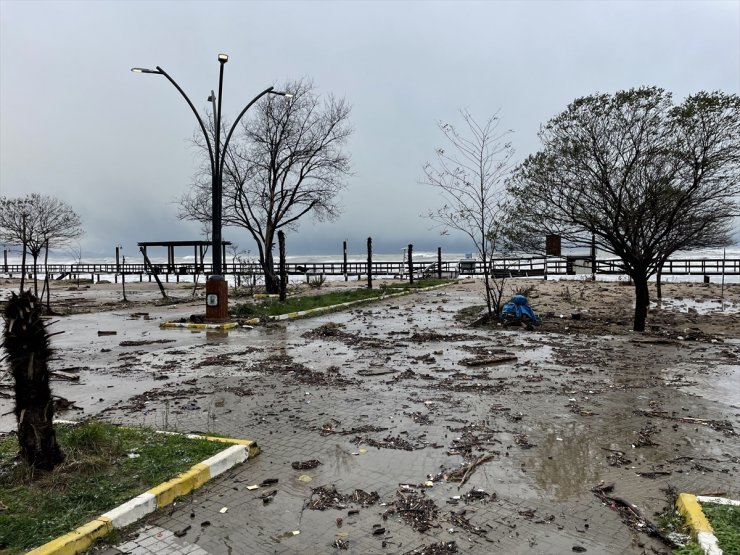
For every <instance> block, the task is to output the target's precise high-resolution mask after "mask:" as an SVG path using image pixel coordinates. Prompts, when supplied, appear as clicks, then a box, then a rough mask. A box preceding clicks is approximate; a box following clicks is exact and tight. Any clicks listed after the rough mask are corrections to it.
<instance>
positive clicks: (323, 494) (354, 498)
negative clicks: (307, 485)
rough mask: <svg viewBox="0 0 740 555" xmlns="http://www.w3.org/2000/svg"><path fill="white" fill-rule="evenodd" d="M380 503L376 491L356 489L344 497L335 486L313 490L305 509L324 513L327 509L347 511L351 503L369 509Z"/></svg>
mask: <svg viewBox="0 0 740 555" xmlns="http://www.w3.org/2000/svg"><path fill="white" fill-rule="evenodd" d="M378 501H380V496H379V495H378V493H377V492H375V491H373V492H370V493H368V492H366V491H363V490H361V489H356V490H355V491H353V492H352V493H351V494H349V495H343V494H341V493H339V492H338V491H337V488H336V487H334V486H331V487H329V486H321V487H318V488H314V489H313V490H311V498H310V499H309V500H308V501H307V502H306V504H305V507H306V508H308V509H311V510H315V511H324V510H326V509H346V508H347V505H349V504H350V503H354V504H357V505H360V506H362V507H369V506H370V505H374V504H375V503H377V502H378Z"/></svg>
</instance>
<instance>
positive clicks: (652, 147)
mask: <svg viewBox="0 0 740 555" xmlns="http://www.w3.org/2000/svg"><path fill="white" fill-rule="evenodd" d="M539 136H540V140H541V141H542V144H543V148H542V150H541V151H540V152H538V153H536V154H534V155H532V156H530V157H529V158H527V160H526V161H525V162H524V163H523V164H522V165H521V166H520V167H519V168H518V169H517V172H516V178H515V179H514V181H513V182H512V184H511V189H510V190H511V192H512V193H513V195H514V196H515V197H516V198H517V199H518V205H519V209H520V210H521V211H522V212H523V213H526V214H527V216H528V217H527V218H526V219H524V220H523V221H522V226H525V227H526V228H527V229H528V231H529V232H530V233H531V234H539V235H540V236H541V235H542V234H543V233H559V234H561V235H563V236H564V237H565V238H566V239H569V240H572V241H574V242H578V241H579V240H583V238H584V236H586V237H590V236H591V235H592V234H593V236H594V237H595V240H596V243H597V245H598V247H599V248H601V249H602V250H605V251H607V252H610V253H613V254H614V255H616V256H618V257H619V258H620V259H621V260H622V265H623V268H624V271H625V273H626V274H627V275H628V276H630V278H632V280H633V282H634V285H635V314H634V330H635V331H643V330H644V329H645V321H646V318H647V312H648V307H649V301H650V296H649V291H648V280H649V279H650V277H651V276H653V275H654V274H655V273H656V272H657V271H658V270H659V269H660V267H661V266H662V264H663V263H664V262H665V260H666V259H667V258H668V257H669V256H670V255H671V254H672V253H674V252H676V250H679V249H696V248H706V247H716V246H722V245H724V244H727V243H728V242H729V241H730V234H731V231H732V226H733V223H734V221H735V220H734V218H735V217H736V216H737V215H738V212H739V209H740V204H739V203H738V195H740V97H738V96H737V95H727V94H724V93H721V92H713V93H705V92H701V93H698V94H696V95H693V96H690V97H689V98H687V99H686V100H685V101H684V102H683V103H682V104H680V105H678V106H674V105H673V104H672V100H671V95H670V93H668V92H666V91H664V90H663V89H660V88H657V87H643V88H639V89H631V90H629V91H620V92H617V93H616V94H614V95H608V94H600V95H593V96H587V97H583V98H579V99H577V100H575V101H574V102H573V103H572V104H570V105H569V106H568V108H567V109H566V110H565V111H564V112H563V113H561V114H560V115H558V116H556V117H555V118H553V119H551V120H550V121H549V122H548V123H547V125H545V126H544V127H543V129H542V130H541V131H540V134H539Z"/></svg>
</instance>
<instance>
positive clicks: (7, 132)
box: [0, 0, 740, 257]
mask: <svg viewBox="0 0 740 555" xmlns="http://www.w3.org/2000/svg"><path fill="white" fill-rule="evenodd" d="M220 52H224V53H227V54H228V55H229V61H228V63H227V64H226V67H225V78H224V98H223V113H224V116H231V117H232V118H233V117H234V116H236V114H238V113H239V111H240V110H241V108H242V107H243V106H244V105H245V104H246V103H247V102H248V101H249V100H250V99H251V98H252V97H253V96H254V95H255V94H257V93H258V92H259V91H261V90H263V89H264V88H266V87H267V86H270V85H272V84H279V83H281V82H283V81H285V80H286V79H294V78H299V77H303V76H306V77H310V78H312V79H313V80H314V82H315V85H316V86H317V88H318V90H319V92H320V93H333V94H335V95H337V96H342V97H345V98H346V99H347V101H348V102H349V103H350V104H351V105H352V114H351V123H352V126H353V128H354V130H355V132H354V134H353V136H352V138H351V140H350V142H349V143H348V145H347V149H348V151H349V152H350V153H351V155H352V159H353V171H354V175H353V176H352V177H350V178H349V179H348V180H347V190H346V192H345V193H344V195H343V197H342V199H341V203H342V205H343V207H344V210H343V214H342V216H341V217H340V219H338V220H337V221H335V222H332V223H313V222H312V221H311V220H306V221H304V222H303V223H302V225H301V226H300V230H299V231H298V232H297V233H290V234H288V236H287V242H288V254H289V255H291V254H292V255H295V254H309V253H313V254H329V253H340V252H341V242H342V240H343V239H345V238H347V239H349V241H350V251H351V252H353V253H354V252H358V253H359V252H362V251H363V249H364V246H365V240H366V238H367V237H368V236H372V237H373V238H374V244H375V249H374V250H375V251H376V252H384V253H394V252H399V253H400V251H401V249H402V248H403V247H404V246H405V245H407V244H409V243H413V244H414V245H415V248H416V249H417V250H422V249H427V250H431V249H433V248H436V247H437V246H442V248H443V250H444V251H446V252H451V251H455V252H470V251H472V247H471V246H470V245H468V244H467V243H465V242H464V241H461V240H460V238H459V237H455V236H452V237H440V236H439V233H438V231H435V230H433V229H431V225H430V222H428V221H426V220H424V219H423V218H421V217H420V215H421V214H423V213H425V212H426V211H427V210H428V209H430V208H434V207H436V206H438V205H439V204H440V203H441V198H440V197H439V195H438V193H437V192H436V191H434V190H432V189H430V188H429V187H428V186H424V185H422V184H420V180H421V177H422V170H421V168H422V165H423V164H424V162H426V161H428V160H431V159H432V158H433V155H434V149H435V147H436V146H441V145H442V144H444V143H443V141H442V137H441V134H440V132H439V131H438V130H437V127H436V125H437V122H438V121H440V120H443V121H451V122H458V121H459V114H458V111H459V109H461V108H465V109H468V110H469V111H470V112H471V113H472V114H473V116H474V117H475V118H476V119H478V120H479V121H483V120H485V119H487V118H488V117H489V116H490V115H492V114H493V113H494V112H496V110H499V109H500V110H501V112H500V115H501V118H502V125H503V126H505V127H506V128H510V129H512V130H514V134H513V135H512V141H513V145H514V147H515V148H516V151H517V154H516V159H517V161H519V160H522V159H523V158H525V157H526V156H527V155H528V154H530V153H532V152H535V151H536V150H537V149H538V146H539V143H538V139H537V131H538V129H539V127H540V125H541V124H543V123H544V122H546V121H547V120H548V119H549V118H551V117H553V116H555V115H556V114H558V113H559V112H561V111H562V110H563V109H564V108H565V107H566V106H567V104H568V103H569V102H571V101H572V100H573V99H575V98H577V97H579V96H584V95H587V94H591V93H594V92H614V91H616V90H620V89H628V88H631V87H638V86H641V85H657V86H660V87H663V88H665V89H667V90H669V91H671V92H672V93H673V94H674V100H675V101H681V100H682V99H683V98H684V97H685V96H687V95H689V94H691V93H694V92H696V91H699V90H722V91H725V92H728V93H740V2H737V1H723V2H711V1H700V2H692V1H681V2H672V1H652V2H650V1H644V2H628V1H616V2H607V1H591V2H586V1H581V2H559V1H549V2H537V1H529V2H495V1H487V2H429V1H418V2H410V1H409V2H391V1H371V2H358V1H354V2H339V1H333V2H317V1H301V2H289V1H283V2H280V1H273V2H240V1H230V2H212V1H209V2H200V1H179V2H175V1H169V2H165V1H159V2H158V1H133V0H127V1H120V2H118V1H113V0H109V1H83V2H67V1H62V0H57V1H52V2H44V1H35V0H32V1H18V0H0V195H4V196H11V197H13V196H22V195H24V194H26V193H30V192H38V193H42V194H49V195H54V196H56V197H59V198H61V199H63V200H64V201H66V202H68V203H69V204H71V205H72V207H73V208H74V209H75V210H76V211H77V212H78V213H79V214H80V215H81V217H82V220H83V224H84V227H85V230H86V235H85V237H84V239H83V241H82V247H83V256H90V257H91V256H94V255H106V254H107V255H110V254H112V252H113V249H114V247H115V245H116V244H119V243H120V244H123V246H124V250H125V252H127V253H130V254H131V255H133V254H135V253H136V242H137V241H159V240H175V239H178V240H187V239H201V238H202V237H200V236H199V229H198V226H197V225H196V224H192V223H187V222H181V221H178V220H177V218H176V213H177V207H176V205H175V200H176V199H177V198H178V197H179V196H180V195H181V194H182V193H183V192H184V191H185V190H186V189H187V188H188V187H189V185H190V183H191V179H192V176H193V173H194V170H195V168H196V166H197V160H196V153H195V151H194V150H193V148H192V147H191V144H190V138H191V137H192V134H193V132H194V130H195V126H196V121H195V118H194V117H193V115H192V113H191V112H190V110H189V108H188V106H187V104H185V102H184V101H183V100H182V98H181V97H180V96H179V95H178V93H177V91H176V90H175V89H174V88H173V87H172V86H171V85H170V84H169V83H168V82H167V81H166V79H164V78H163V77H161V76H158V75H137V74H133V73H131V72H130V71H129V70H130V68H131V67H134V66H141V67H152V68H153V67H155V66H157V65H159V66H161V67H163V68H164V69H165V70H167V72H168V73H170V75H172V77H173V78H174V79H175V80H177V81H178V83H179V84H180V85H181V86H182V87H183V89H184V90H185V91H186V92H187V93H188V95H189V96H190V97H191V99H192V100H193V102H194V103H195V105H196V107H197V108H198V109H200V110H205V108H206V105H207V104H208V103H207V100H206V99H207V97H208V94H209V92H210V90H211V89H217V88H218V61H217V55H218V54H219V53H220ZM224 238H225V239H228V240H231V241H234V242H236V243H238V244H239V245H241V246H242V247H243V248H244V249H251V250H252V252H254V246H253V244H252V242H251V240H249V239H248V237H247V235H246V232H245V231H243V230H234V229H226V230H225V231H224ZM183 254H184V253H183Z"/></svg>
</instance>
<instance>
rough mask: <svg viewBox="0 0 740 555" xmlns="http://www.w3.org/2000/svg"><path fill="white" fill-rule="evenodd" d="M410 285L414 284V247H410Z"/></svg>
mask: <svg viewBox="0 0 740 555" xmlns="http://www.w3.org/2000/svg"><path fill="white" fill-rule="evenodd" d="M408 254H409V283H410V284H411V285H413V284H414V245H409V250H408Z"/></svg>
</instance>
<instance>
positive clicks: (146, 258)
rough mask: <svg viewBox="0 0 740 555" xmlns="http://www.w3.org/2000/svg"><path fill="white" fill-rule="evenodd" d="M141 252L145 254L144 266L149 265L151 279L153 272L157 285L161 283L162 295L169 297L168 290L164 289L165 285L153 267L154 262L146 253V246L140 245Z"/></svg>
mask: <svg viewBox="0 0 740 555" xmlns="http://www.w3.org/2000/svg"><path fill="white" fill-rule="evenodd" d="M139 250H141V254H143V255H144V266H149V281H152V274H154V279H155V280H157V285H159V290H160V292H161V293H162V297H164V298H165V299H166V298H167V292H166V291H165V290H164V286H163V285H162V282H161V281H159V276H158V275H157V274H156V273H154V268H153V267H152V263H151V262H150V261H149V257H148V256H147V255H146V247H140V249H139Z"/></svg>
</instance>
